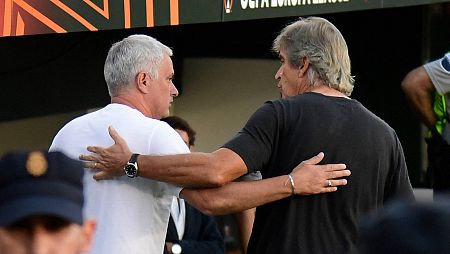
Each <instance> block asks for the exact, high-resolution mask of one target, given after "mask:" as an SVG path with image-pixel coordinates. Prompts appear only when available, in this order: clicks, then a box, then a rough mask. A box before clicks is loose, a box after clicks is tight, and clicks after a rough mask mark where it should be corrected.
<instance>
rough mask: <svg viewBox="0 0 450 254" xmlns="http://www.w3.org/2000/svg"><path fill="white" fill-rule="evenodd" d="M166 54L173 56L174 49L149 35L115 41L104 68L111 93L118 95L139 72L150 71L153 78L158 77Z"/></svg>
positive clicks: (137, 35)
mask: <svg viewBox="0 0 450 254" xmlns="http://www.w3.org/2000/svg"><path fill="white" fill-rule="evenodd" d="M164 55H168V56H172V50H171V49H170V48H169V47H167V46H166V45H164V44H162V43H161V42H159V41H158V40H156V39H154V38H152V37H150V36H147V35H142V34H135V35H130V36H128V37H127V38H125V39H123V40H121V41H119V42H116V43H114V44H113V45H112V46H111V48H110V49H109V52H108V56H107V57H106V61H105V66H104V70H103V73H104V75H105V81H106V84H107V85H108V91H109V95H110V96H116V95H118V93H119V92H120V91H121V90H122V89H123V88H126V87H128V86H129V85H130V84H132V83H133V82H134V79H135V78H136V75H137V74H138V73H139V72H148V73H149V74H150V76H151V77H152V78H153V79H156V78H158V68H159V66H160V64H161V62H162V59H163V58H164Z"/></svg>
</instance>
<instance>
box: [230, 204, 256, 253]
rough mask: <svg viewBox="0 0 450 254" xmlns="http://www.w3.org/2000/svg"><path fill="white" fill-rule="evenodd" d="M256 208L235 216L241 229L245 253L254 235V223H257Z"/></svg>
mask: <svg viewBox="0 0 450 254" xmlns="http://www.w3.org/2000/svg"><path fill="white" fill-rule="evenodd" d="M255 212H256V208H250V209H247V210H244V211H242V212H238V213H235V214H234V218H235V219H236V221H237V224H238V228H239V233H240V234H239V235H240V237H241V245H242V249H243V250H244V253H246V252H247V246H248V242H249V240H250V235H251V234H252V229H253V222H254V221H255Z"/></svg>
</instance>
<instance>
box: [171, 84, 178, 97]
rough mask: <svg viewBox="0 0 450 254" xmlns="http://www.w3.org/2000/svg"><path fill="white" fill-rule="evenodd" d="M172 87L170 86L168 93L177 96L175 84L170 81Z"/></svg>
mask: <svg viewBox="0 0 450 254" xmlns="http://www.w3.org/2000/svg"><path fill="white" fill-rule="evenodd" d="M171 86H172V87H171V89H170V95H171V96H172V97H177V96H178V94H179V93H178V89H177V88H176V87H175V85H174V84H173V83H172V85H171Z"/></svg>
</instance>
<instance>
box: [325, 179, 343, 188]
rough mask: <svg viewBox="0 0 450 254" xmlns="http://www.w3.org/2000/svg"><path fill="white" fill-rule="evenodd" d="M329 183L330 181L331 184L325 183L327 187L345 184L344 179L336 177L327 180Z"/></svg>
mask: <svg viewBox="0 0 450 254" xmlns="http://www.w3.org/2000/svg"><path fill="white" fill-rule="evenodd" d="M328 181H329V183H331V186H329V183H327V185H328V186H327V187H335V186H343V185H347V180H346V179H338V180H328Z"/></svg>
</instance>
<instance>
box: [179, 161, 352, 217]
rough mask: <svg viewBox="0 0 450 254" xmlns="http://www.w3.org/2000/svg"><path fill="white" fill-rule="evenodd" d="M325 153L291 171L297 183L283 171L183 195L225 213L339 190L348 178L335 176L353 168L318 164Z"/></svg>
mask: <svg viewBox="0 0 450 254" xmlns="http://www.w3.org/2000/svg"><path fill="white" fill-rule="evenodd" d="M323 157H324V154H323V153H319V154H318V155H316V156H314V157H312V158H311V159H309V160H306V161H303V162H302V163H300V164H299V165H298V166H297V167H296V168H295V169H294V170H293V171H292V172H291V174H290V175H291V176H292V179H293V182H294V186H292V185H291V181H290V179H289V177H288V175H282V176H278V177H272V178H268V179H263V180H258V181H244V182H231V183H228V184H226V185H224V186H222V187H220V188H209V189H190V188H184V189H183V190H182V191H181V195H182V196H183V197H184V198H185V199H186V200H187V201H188V202H189V203H190V204H191V205H193V206H195V207H196V208H197V209H199V210H200V211H202V212H203V213H205V214H208V215H222V214H228V213H234V212H239V211H243V210H246V209H249V208H253V207H257V206H260V205H263V204H266V203H270V202H273V201H276V200H280V199H283V198H286V197H289V196H291V195H311V194H318V193H327V192H334V191H336V190H337V187H336V186H343V185H346V184H347V180H346V179H334V178H342V177H346V176H349V175H350V171H349V170H344V169H345V165H344V164H330V165H318V163H319V162H320V161H322V159H323ZM329 179H334V180H329ZM330 183H331V186H330ZM293 187H294V188H293Z"/></svg>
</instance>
